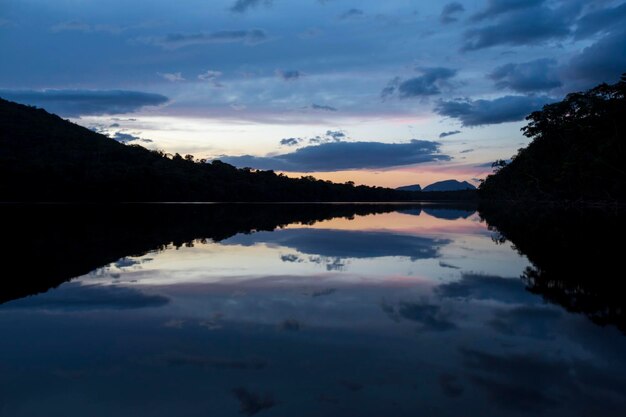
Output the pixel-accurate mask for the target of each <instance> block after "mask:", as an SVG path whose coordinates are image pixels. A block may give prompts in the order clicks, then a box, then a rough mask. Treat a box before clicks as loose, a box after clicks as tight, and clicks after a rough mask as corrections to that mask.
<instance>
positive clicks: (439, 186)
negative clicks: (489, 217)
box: [422, 180, 476, 192]
mask: <svg viewBox="0 0 626 417" xmlns="http://www.w3.org/2000/svg"><path fill="white" fill-rule="evenodd" d="M475 189H476V187H474V186H473V185H472V184H470V183H469V182H467V181H463V182H461V181H457V180H445V181H438V182H435V183H432V184H430V185H428V186H426V187H424V189H423V190H422V191H426V192H429V191H461V190H475Z"/></svg>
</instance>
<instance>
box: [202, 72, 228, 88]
mask: <svg viewBox="0 0 626 417" xmlns="http://www.w3.org/2000/svg"><path fill="white" fill-rule="evenodd" d="M221 76H222V72H221V71H213V70H206V71H205V72H203V73H201V74H198V79H199V80H200V81H209V82H210V83H211V84H213V86H214V87H223V86H224V85H223V84H222V83H220V82H219V81H217V79H218V78H219V77H221Z"/></svg>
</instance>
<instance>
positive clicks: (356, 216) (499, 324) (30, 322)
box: [0, 204, 626, 417]
mask: <svg viewBox="0 0 626 417" xmlns="http://www.w3.org/2000/svg"><path fill="white" fill-rule="evenodd" d="M0 211H1V212H2V215H3V222H4V223H5V226H4V234H3V238H4V239H3V240H4V246H5V249H3V255H2V263H3V266H4V269H5V272H4V273H3V274H2V275H3V278H2V280H1V281H2V283H1V284H0V302H2V304H0V334H1V335H2V338H1V339H0V387H1V389H0V415H2V416H11V417H18V416H47V417H51V416H63V417H67V416H142V415H143V416H236V415H244V416H252V415H258V416H299V417H303V416H335V415H336V416H396V417H397V416H416V415H427V416H459V415H467V416H489V415H493V416H509V415H510V416H520V415H532V416H535V415H545V416H597V415H601V414H605V415H622V414H620V413H623V412H624V410H626V338H624V330H626V325H625V323H626V320H625V317H624V314H625V310H624V301H623V300H624V297H623V295H622V294H621V293H620V291H619V290H618V289H619V286H618V284H617V283H619V281H620V280H622V279H623V273H620V272H619V271H620V269H621V267H620V265H619V263H620V261H621V257H620V255H621V254H622V249H621V248H619V247H616V246H615V245H614V244H612V243H611V242H609V239H608V237H607V236H608V235H609V234H616V235H617V236H623V234H621V233H622V232H623V226H622V225H621V222H620V220H621V219H622V218H623V216H622V213H621V212H611V211H609V212H608V213H607V212H606V210H599V209H597V210H591V211H589V210H558V209H554V210H548V209H545V208H543V209H541V210H530V209H528V210H526V209H524V210H521V209H519V208H501V207H491V208H490V207H486V208H481V209H480V211H477V209H476V207H471V206H466V205H434V204H400V205H394V204H274V205H272V204H188V205H178V204H133V205H111V206H101V205H83V206H80V205H78V206H77V205H61V204H57V205H29V206H21V205H4V206H2V207H1V208H0Z"/></svg>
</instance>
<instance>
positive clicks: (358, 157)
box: [220, 139, 451, 172]
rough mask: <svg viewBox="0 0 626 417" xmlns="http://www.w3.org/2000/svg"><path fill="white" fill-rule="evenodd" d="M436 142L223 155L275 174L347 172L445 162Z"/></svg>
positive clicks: (230, 160)
mask: <svg viewBox="0 0 626 417" xmlns="http://www.w3.org/2000/svg"><path fill="white" fill-rule="evenodd" d="M439 146H440V144H439V142H431V141H426V140H417V139H413V140H411V141H410V142H407V143H382V142H331V143H323V144H320V145H316V146H305V147H303V148H299V149H297V150H295V151H294V152H291V153H286V154H279V155H268V156H251V155H244V156H223V157H221V158H220V159H221V160H222V161H224V162H226V163H229V164H233V165H235V166H239V167H252V168H257V169H272V170H279V171H295V172H312V171H341V170H347V169H368V168H372V169H373V168H390V167H394V166H402V165H413V164H419V163H424V162H433V161H448V160H450V159H451V158H450V157H449V156H448V155H444V154H441V153H440V151H439Z"/></svg>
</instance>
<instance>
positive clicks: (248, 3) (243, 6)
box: [230, 0, 272, 13]
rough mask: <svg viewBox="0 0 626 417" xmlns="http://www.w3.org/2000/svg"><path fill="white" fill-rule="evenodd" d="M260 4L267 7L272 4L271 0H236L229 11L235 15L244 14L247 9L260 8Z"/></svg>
mask: <svg viewBox="0 0 626 417" xmlns="http://www.w3.org/2000/svg"><path fill="white" fill-rule="evenodd" d="M261 4H265V5H266V6H269V5H271V4H272V0H237V1H236V2H235V4H233V5H232V7H231V8H230V10H231V11H232V12H235V13H244V12H246V11H248V9H251V8H253V7H257V6H260V5H261Z"/></svg>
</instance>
